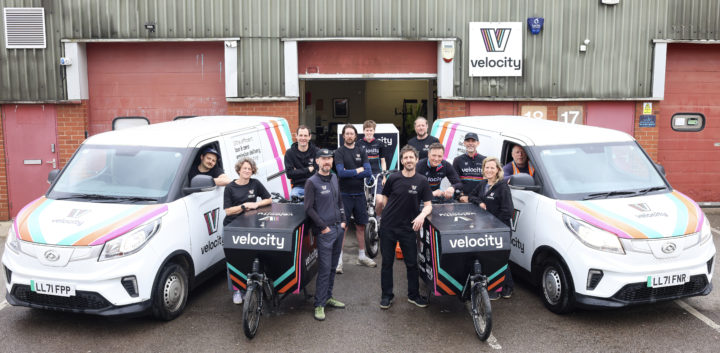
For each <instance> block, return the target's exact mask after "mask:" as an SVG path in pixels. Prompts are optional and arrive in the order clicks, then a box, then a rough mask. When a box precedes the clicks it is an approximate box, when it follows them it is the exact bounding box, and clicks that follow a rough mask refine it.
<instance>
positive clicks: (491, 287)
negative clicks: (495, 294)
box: [488, 276, 505, 291]
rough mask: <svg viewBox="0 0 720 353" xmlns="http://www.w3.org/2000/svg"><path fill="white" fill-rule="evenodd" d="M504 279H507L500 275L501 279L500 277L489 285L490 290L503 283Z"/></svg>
mask: <svg viewBox="0 0 720 353" xmlns="http://www.w3.org/2000/svg"><path fill="white" fill-rule="evenodd" d="M504 280H505V276H502V277H500V279H498V280H497V281H495V283H493V284H491V285H490V286H488V291H490V290H492V289H493V288H495V287H496V286H497V285H498V284H500V283H502V282H503V281H504Z"/></svg>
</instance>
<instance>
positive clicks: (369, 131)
mask: <svg viewBox="0 0 720 353" xmlns="http://www.w3.org/2000/svg"><path fill="white" fill-rule="evenodd" d="M363 133H364V134H365V141H370V140H372V139H373V137H375V129H373V128H371V127H366V128H364V129H363Z"/></svg>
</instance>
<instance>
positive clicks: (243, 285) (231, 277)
mask: <svg viewBox="0 0 720 353" xmlns="http://www.w3.org/2000/svg"><path fill="white" fill-rule="evenodd" d="M230 279H231V280H232V281H233V282H235V283H237V284H238V285H240V287H242V289H246V288H247V286H246V285H245V283H243V282H242V281H241V280H240V279H238V278H237V277H235V276H233V275H230Z"/></svg>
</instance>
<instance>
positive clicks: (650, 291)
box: [574, 274, 713, 309]
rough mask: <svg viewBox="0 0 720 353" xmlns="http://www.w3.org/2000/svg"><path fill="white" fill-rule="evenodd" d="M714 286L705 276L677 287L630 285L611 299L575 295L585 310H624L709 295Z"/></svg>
mask: <svg viewBox="0 0 720 353" xmlns="http://www.w3.org/2000/svg"><path fill="white" fill-rule="evenodd" d="M712 289H713V286H712V283H710V282H709V281H708V279H707V276H706V275H704V274H699V275H694V276H691V277H690V281H689V282H687V283H685V284H682V285H677V286H670V287H662V288H649V287H647V282H639V283H630V284H627V285H625V286H623V287H622V288H621V289H620V290H619V291H617V293H615V294H614V295H613V296H612V297H610V298H601V297H593V296H589V295H584V294H580V293H575V294H574V295H575V302H576V303H577V306H578V307H580V308H584V309H593V308H622V307H626V306H632V305H641V304H650V303H657V302H663V301H670V300H675V299H680V298H687V297H694V296H699V295H708V294H710V292H711V291H712Z"/></svg>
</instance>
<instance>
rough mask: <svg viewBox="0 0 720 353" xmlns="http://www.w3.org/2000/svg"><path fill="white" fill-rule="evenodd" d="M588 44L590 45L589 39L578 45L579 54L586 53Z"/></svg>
mask: <svg viewBox="0 0 720 353" xmlns="http://www.w3.org/2000/svg"><path fill="white" fill-rule="evenodd" d="M588 44H590V39H588V38H585V40H584V41H583V44H580V52H582V53H584V52H586V51H587V46H588Z"/></svg>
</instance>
